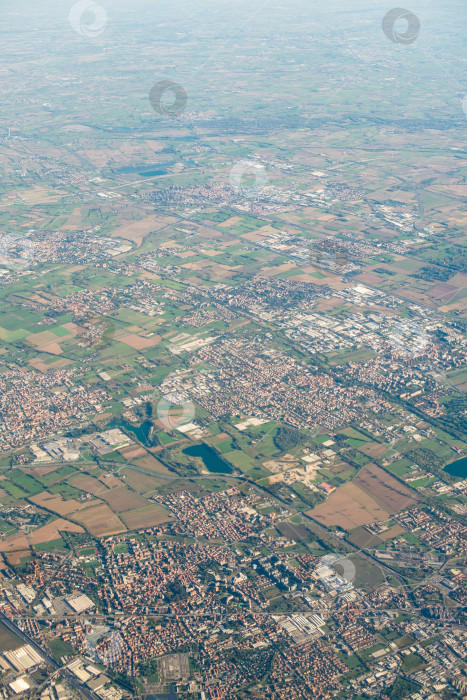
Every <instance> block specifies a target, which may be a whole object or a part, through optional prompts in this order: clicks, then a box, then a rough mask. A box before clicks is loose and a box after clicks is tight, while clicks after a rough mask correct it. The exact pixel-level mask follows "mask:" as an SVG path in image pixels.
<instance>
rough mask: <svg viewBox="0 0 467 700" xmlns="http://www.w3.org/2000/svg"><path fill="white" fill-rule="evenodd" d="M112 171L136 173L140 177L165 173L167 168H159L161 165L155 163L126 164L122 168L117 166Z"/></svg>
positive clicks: (124, 173)
mask: <svg viewBox="0 0 467 700" xmlns="http://www.w3.org/2000/svg"><path fill="white" fill-rule="evenodd" d="M114 172H116V173H120V174H122V175H130V174H132V173H136V174H137V175H141V177H156V176H157V175H167V170H166V169H161V167H160V166H157V165H147V166H144V165H140V166H139V167H138V166H133V165H127V166H125V167H124V168H119V169H118V170H115V171H114Z"/></svg>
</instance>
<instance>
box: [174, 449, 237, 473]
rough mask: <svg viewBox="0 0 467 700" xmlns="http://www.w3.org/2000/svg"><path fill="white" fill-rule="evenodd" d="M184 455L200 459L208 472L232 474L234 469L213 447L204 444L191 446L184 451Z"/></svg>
mask: <svg viewBox="0 0 467 700" xmlns="http://www.w3.org/2000/svg"><path fill="white" fill-rule="evenodd" d="M182 452H183V454H184V455H188V457H200V458H201V459H202V460H203V464H204V466H205V467H206V469H207V470H208V472H211V473H214V474H231V473H232V468H231V467H230V466H229V464H228V463H227V462H226V461H225V459H222V457H220V456H219V455H218V454H217V452H216V451H215V450H213V449H212V447H209V445H205V444H204V443H202V444H201V445H190V447H187V448H186V449H185V450H182Z"/></svg>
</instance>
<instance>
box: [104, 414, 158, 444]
mask: <svg viewBox="0 0 467 700" xmlns="http://www.w3.org/2000/svg"><path fill="white" fill-rule="evenodd" d="M111 428H120V430H124V431H125V430H126V431H127V432H128V433H130V435H131V434H133V435H134V436H135V438H136V439H137V440H138V441H139V442H141V444H143V445H145V446H146V447H151V446H152V442H151V441H150V440H149V433H150V432H151V428H152V423H151V421H150V420H145V421H144V422H143V423H141V425H134V424H133V423H128V422H127V421H124V420H120V421H112V422H111V423H107V425H106V426H105V429H106V430H110V429H111Z"/></svg>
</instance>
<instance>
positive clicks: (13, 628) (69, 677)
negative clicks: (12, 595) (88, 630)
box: [0, 611, 97, 700]
mask: <svg viewBox="0 0 467 700" xmlns="http://www.w3.org/2000/svg"><path fill="white" fill-rule="evenodd" d="M0 622H2V623H3V624H4V625H5V627H7V628H8V629H9V630H10V632H13V633H14V634H15V635H16V636H17V637H19V638H20V639H21V640H22V641H23V642H24V643H25V644H29V645H30V646H32V648H33V649H34V650H35V651H36V652H37V653H38V654H40V656H41V657H42V658H43V659H44V661H45V662H46V663H47V664H48V665H49V666H51V667H52V668H53V669H54V670H55V671H58V672H59V673H60V675H61V676H62V678H63V679H64V680H66V682H67V683H68V685H70V686H71V687H72V688H74V689H75V690H77V691H79V692H80V693H81V695H84V697H85V698H88V700H97V695H95V694H94V693H93V692H92V691H91V690H89V688H87V687H86V686H85V685H84V683H81V682H80V681H79V680H78V678H76V676H75V675H73V673H72V672H71V671H69V670H68V669H67V668H66V667H65V666H60V665H59V664H58V663H57V662H56V661H55V660H54V659H53V658H52V657H51V656H50V655H49V654H48V653H47V652H46V651H44V650H43V649H42V648H41V647H40V646H39V645H38V644H37V642H36V641H35V640H34V639H33V638H32V637H30V636H29V635H28V634H27V633H26V632H23V631H22V630H21V629H20V628H19V627H18V625H17V624H16V623H15V622H13V621H12V620H10V618H9V617H7V616H6V615H5V614H4V613H3V612H1V611H0Z"/></svg>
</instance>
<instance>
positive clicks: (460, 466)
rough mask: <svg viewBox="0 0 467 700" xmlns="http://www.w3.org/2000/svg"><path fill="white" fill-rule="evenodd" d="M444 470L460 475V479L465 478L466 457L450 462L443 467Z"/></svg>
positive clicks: (466, 468) (466, 477)
mask: <svg viewBox="0 0 467 700" xmlns="http://www.w3.org/2000/svg"><path fill="white" fill-rule="evenodd" d="M444 471H445V472H447V473H448V474H450V475H451V476H460V477H461V479H467V457H462V458H461V459H457V460H456V461H455V462H451V464H448V465H447V466H446V467H444Z"/></svg>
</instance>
